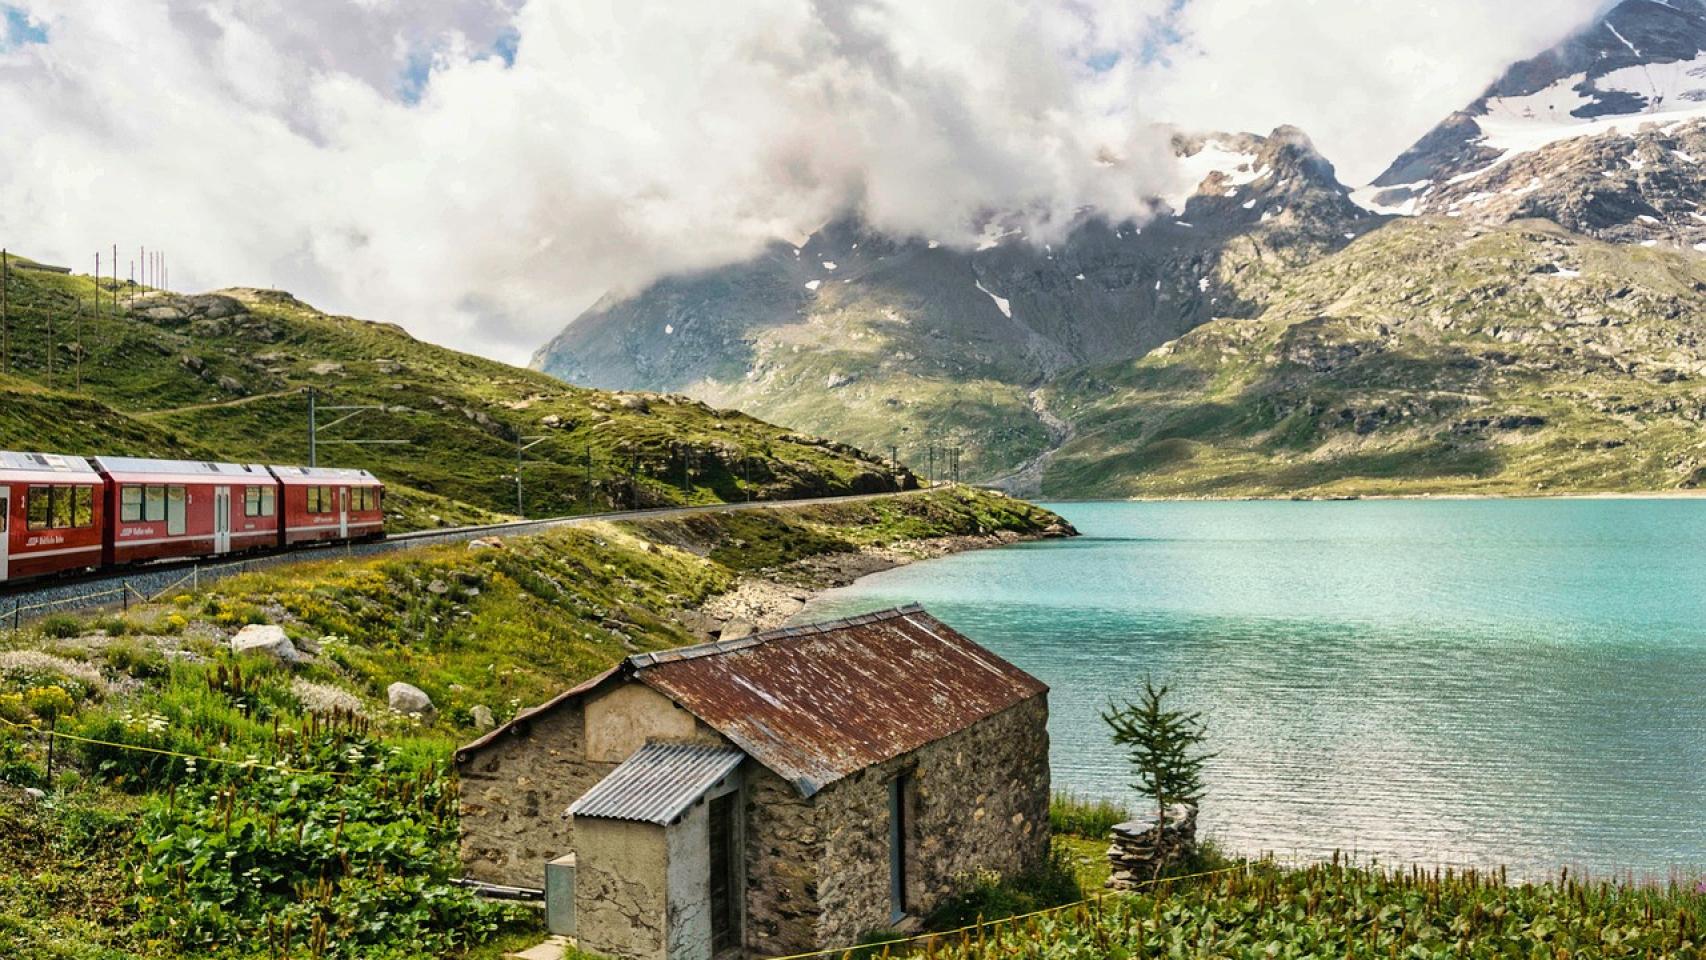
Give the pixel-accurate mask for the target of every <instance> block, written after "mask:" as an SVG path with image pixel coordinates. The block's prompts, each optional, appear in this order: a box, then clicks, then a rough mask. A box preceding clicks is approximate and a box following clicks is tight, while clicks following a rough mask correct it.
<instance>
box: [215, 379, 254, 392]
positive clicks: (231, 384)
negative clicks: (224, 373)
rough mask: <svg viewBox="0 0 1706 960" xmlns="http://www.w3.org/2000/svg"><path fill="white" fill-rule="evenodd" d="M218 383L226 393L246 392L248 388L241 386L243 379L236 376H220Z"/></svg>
mask: <svg viewBox="0 0 1706 960" xmlns="http://www.w3.org/2000/svg"><path fill="white" fill-rule="evenodd" d="M218 383H219V389H221V390H224V391H225V392H226V393H238V394H241V393H248V390H247V389H245V388H244V387H243V381H241V380H238V379H237V378H236V377H220V378H219V380H218Z"/></svg>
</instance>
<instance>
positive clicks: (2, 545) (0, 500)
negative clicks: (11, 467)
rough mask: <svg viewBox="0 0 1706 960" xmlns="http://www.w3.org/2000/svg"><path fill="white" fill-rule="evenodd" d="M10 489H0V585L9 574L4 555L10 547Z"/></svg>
mask: <svg viewBox="0 0 1706 960" xmlns="http://www.w3.org/2000/svg"><path fill="white" fill-rule="evenodd" d="M11 525H12V488H11V487H0V583H3V582H5V580H6V579H7V577H9V576H10V574H9V573H8V572H7V569H6V553H7V551H8V550H10V549H11V547H12V531H11Z"/></svg>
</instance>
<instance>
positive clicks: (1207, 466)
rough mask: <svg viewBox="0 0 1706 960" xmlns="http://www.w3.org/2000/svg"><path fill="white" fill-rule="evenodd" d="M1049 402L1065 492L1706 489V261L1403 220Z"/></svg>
mask: <svg viewBox="0 0 1706 960" xmlns="http://www.w3.org/2000/svg"><path fill="white" fill-rule="evenodd" d="M1270 304H1271V305H1270V306H1269V307H1268V309H1266V310H1265V311H1264V312H1263V313H1261V315H1259V316H1256V317H1252V318H1248V319H1221V320H1216V321H1214V322H1212V323H1209V324H1206V325H1204V326H1202V327H1199V328H1198V329H1196V330H1194V331H1192V332H1191V333H1189V334H1186V335H1185V336H1183V337H1180V338H1179V339H1178V340H1176V341H1174V342H1173V343H1171V344H1168V345H1166V346H1164V347H1162V348H1160V349H1158V350H1156V351H1155V352H1153V353H1151V354H1150V355H1149V356H1147V357H1145V358H1143V359H1142V360H1139V361H1136V362H1132V363H1125V364H1120V365H1117V366H1112V367H1103V368H1098V369H1095V370H1091V371H1088V372H1080V373H1078V374H1076V375H1074V376H1073V377H1071V378H1068V379H1067V380H1066V381H1064V382H1063V383H1062V384H1061V385H1060V386H1059V387H1058V388H1057V389H1052V390H1051V391H1050V392H1049V394H1048V402H1049V405H1050V406H1051V407H1052V408H1054V409H1055V410H1056V411H1057V412H1058V413H1060V414H1061V415H1062V416H1065V417H1067V418H1068V419H1069V420H1071V421H1072V423H1073V426H1074V428H1075V435H1074V437H1073V438H1072V439H1071V440H1070V442H1068V443H1067V444H1066V445H1065V446H1064V448H1063V449H1062V450H1061V451H1060V453H1059V455H1058V456H1057V457H1056V458H1055V459H1054V461H1053V463H1052V464H1051V466H1050V469H1049V471H1048V473H1047V474H1046V476H1045V479H1044V490H1045V492H1047V493H1048V494H1050V495H1057V496H1252V495H1253V496H1289V495H1316V496H1339V495H1359V494H1420V493H1434V494H1448V493H1485V494H1535V493H1556V492H1565V491H1583V492H1586V491H1631V490H1634V491H1660V490H1676V489H1691V488H1694V487H1696V486H1699V485H1700V484H1701V482H1702V480H1703V479H1706V443H1703V441H1702V438H1701V430H1700V425H1701V420H1702V418H1703V417H1706V387H1703V386H1702V379H1701V378H1702V377H1703V376H1706V342H1703V339H1702V335H1703V333H1706V330H1703V328H1702V326H1701V322H1702V317H1706V259H1703V258H1701V257H1699V256H1696V255H1691V254H1681V253H1675V252H1666V251H1662V250H1657V249H1648V248H1642V247H1629V246H1617V245H1612V244H1607V243H1602V242H1599V241H1594V240H1590V239H1587V238H1585V237H1581V236H1579V235H1576V234H1572V233H1569V232H1567V231H1565V230H1563V229H1562V228H1560V227H1557V226H1554V225H1552V224H1550V223H1544V222H1540V221H1530V222H1524V223H1519V224H1513V225H1509V226H1502V227H1487V226H1472V225H1466V224H1462V223H1459V222H1457V221H1454V220H1449V219H1440V220H1413V221H1399V222H1394V223H1390V224H1388V225H1386V226H1385V227H1383V228H1381V229H1380V230H1377V231H1374V232H1372V233H1370V234H1368V235H1366V236H1364V237H1362V238H1360V239H1358V240H1357V241H1356V242H1355V243H1353V244H1352V245H1351V246H1350V247H1348V248H1347V249H1345V250H1344V251H1341V252H1340V253H1338V254H1336V255H1334V256H1331V257H1328V258H1326V259H1324V260H1321V261H1319V262H1317V263H1315V264H1313V265H1311V266H1309V267H1306V268H1304V269H1301V270H1298V271H1296V272H1295V273H1293V274H1290V275H1288V276H1286V277H1285V278H1284V279H1283V280H1282V281H1281V283H1280V286H1279V288H1278V289H1277V290H1276V291H1275V293H1274V294H1273V295H1272V297H1271V299H1270Z"/></svg>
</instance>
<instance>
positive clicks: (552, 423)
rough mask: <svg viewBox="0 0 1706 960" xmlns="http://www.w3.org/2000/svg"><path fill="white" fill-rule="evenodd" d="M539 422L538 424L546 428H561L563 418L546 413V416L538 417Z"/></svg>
mask: <svg viewBox="0 0 1706 960" xmlns="http://www.w3.org/2000/svg"><path fill="white" fill-rule="evenodd" d="M539 422H540V423H541V424H543V425H544V426H547V427H557V426H561V425H562V423H563V418H562V417H559V416H557V415H556V414H554V413H548V414H546V415H545V416H543V417H540V418H539Z"/></svg>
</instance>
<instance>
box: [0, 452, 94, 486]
mask: <svg viewBox="0 0 1706 960" xmlns="http://www.w3.org/2000/svg"><path fill="white" fill-rule="evenodd" d="M94 473H95V468H94V467H92V466H90V465H89V461H87V460H85V459H83V458H82V457H68V456H66V455H64V454H60V453H20V452H13V451H10V450H0V476H4V477H5V478H6V479H8V480H34V481H38V482H42V483H54V482H56V481H57V482H60V483H63V482H65V481H67V480H74V481H75V482H80V483H88V482H90V481H92V480H97V479H99V478H98V477H95V476H93V474H94Z"/></svg>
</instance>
